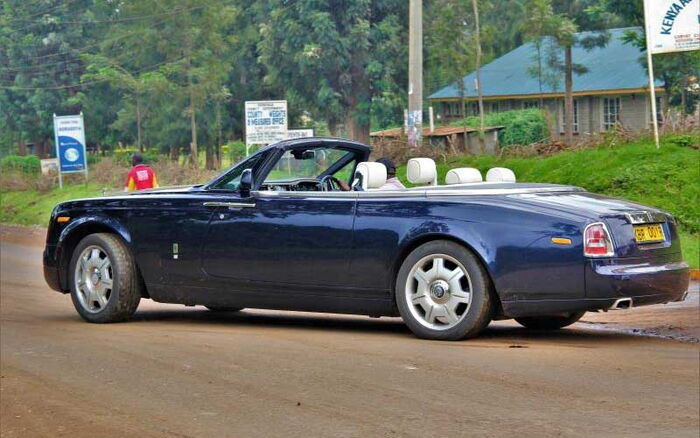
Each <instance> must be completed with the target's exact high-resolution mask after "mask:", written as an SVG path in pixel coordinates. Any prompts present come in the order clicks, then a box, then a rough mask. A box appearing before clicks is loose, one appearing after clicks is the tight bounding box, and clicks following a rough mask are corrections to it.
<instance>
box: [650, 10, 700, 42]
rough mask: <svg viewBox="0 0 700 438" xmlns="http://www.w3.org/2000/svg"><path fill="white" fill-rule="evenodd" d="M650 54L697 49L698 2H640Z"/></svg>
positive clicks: (698, 37) (699, 11)
mask: <svg viewBox="0 0 700 438" xmlns="http://www.w3.org/2000/svg"><path fill="white" fill-rule="evenodd" d="M644 16H645V21H646V29H647V34H648V35H647V36H648V38H649V47H650V50H651V53H669V52H684V51H688V50H698V49H700V0H644Z"/></svg>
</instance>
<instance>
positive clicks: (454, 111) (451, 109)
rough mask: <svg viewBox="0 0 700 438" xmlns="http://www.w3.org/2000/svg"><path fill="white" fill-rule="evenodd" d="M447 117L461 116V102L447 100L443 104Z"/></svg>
mask: <svg viewBox="0 0 700 438" xmlns="http://www.w3.org/2000/svg"><path fill="white" fill-rule="evenodd" d="M443 108H444V111H445V116H446V117H458V116H459V113H460V111H459V102H445V103H444V104H443Z"/></svg>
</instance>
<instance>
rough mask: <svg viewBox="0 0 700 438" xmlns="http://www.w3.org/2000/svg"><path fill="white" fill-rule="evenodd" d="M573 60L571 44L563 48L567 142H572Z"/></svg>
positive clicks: (565, 134) (565, 132) (565, 131)
mask: <svg viewBox="0 0 700 438" xmlns="http://www.w3.org/2000/svg"><path fill="white" fill-rule="evenodd" d="M573 72H574V68H573V62H572V60H571V46H566V47H565V48H564V76H565V79H564V83H565V85H564V86H565V91H564V140H565V141H566V143H567V144H572V143H573V142H574V93H573V83H574V81H573V75H574V73H573Z"/></svg>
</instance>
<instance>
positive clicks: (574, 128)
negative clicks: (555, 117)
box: [561, 99, 578, 132]
mask: <svg viewBox="0 0 700 438" xmlns="http://www.w3.org/2000/svg"><path fill="white" fill-rule="evenodd" d="M565 131H566V102H562V105H561V132H565ZM571 132H578V100H577V99H574V117H573V121H572V123H571Z"/></svg>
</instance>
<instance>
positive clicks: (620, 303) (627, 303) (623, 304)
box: [610, 298, 632, 310]
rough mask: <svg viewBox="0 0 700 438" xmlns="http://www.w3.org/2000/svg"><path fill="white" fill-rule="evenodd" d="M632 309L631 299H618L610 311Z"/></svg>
mask: <svg viewBox="0 0 700 438" xmlns="http://www.w3.org/2000/svg"><path fill="white" fill-rule="evenodd" d="M631 308H632V298H618V299H617V300H615V302H614V303H613V305H612V306H610V310H624V309H631Z"/></svg>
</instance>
